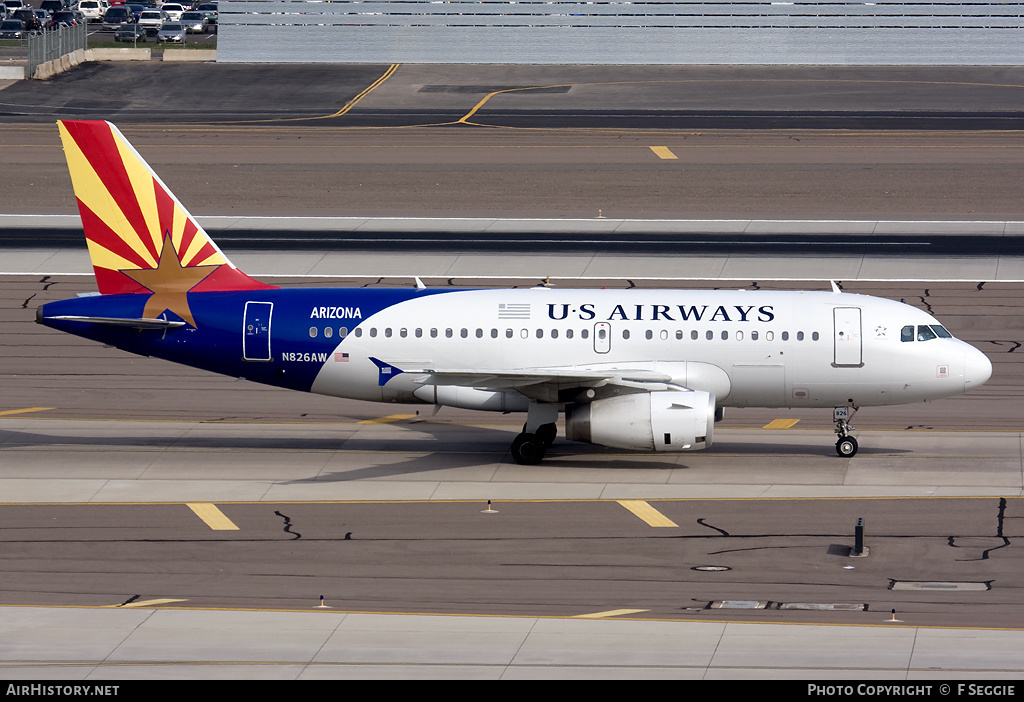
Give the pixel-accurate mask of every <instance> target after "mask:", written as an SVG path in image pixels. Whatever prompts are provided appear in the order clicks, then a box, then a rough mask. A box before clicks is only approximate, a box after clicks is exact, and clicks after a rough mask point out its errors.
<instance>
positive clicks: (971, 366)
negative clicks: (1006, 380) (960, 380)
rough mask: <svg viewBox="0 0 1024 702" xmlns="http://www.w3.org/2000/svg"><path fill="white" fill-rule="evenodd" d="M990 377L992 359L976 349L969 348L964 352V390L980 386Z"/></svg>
mask: <svg viewBox="0 0 1024 702" xmlns="http://www.w3.org/2000/svg"><path fill="white" fill-rule="evenodd" d="M991 377H992V361H990V360H988V356H986V355H985V354H983V353H982V352H981V351H979V350H978V349H975V348H972V349H969V350H968V351H967V353H966V354H964V390H973V389H974V388H976V387H980V386H981V385H984V384H985V382H986V381H987V380H988V379H989V378H991Z"/></svg>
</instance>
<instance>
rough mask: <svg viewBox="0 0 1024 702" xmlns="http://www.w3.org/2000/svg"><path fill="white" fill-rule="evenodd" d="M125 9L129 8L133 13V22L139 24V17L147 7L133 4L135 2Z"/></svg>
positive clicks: (127, 5)
mask: <svg viewBox="0 0 1024 702" xmlns="http://www.w3.org/2000/svg"><path fill="white" fill-rule="evenodd" d="M125 7H127V8H129V9H130V10H131V11H132V21H133V22H138V21H139V15H141V14H142V12H143V10H145V9H146V6H145V5H139V4H136V3H133V2H130V3H127V4H126V5H125Z"/></svg>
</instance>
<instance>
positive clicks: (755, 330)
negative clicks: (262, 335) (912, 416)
mask: <svg viewBox="0 0 1024 702" xmlns="http://www.w3.org/2000/svg"><path fill="white" fill-rule="evenodd" d="M325 292H326V291H325ZM325 304H329V301H328V302H327V303H325ZM311 325H313V326H316V325H320V326H322V327H328V326H330V327H333V329H332V333H333V334H334V335H335V336H338V335H344V338H343V340H342V341H341V342H340V343H339V344H338V346H337V348H336V349H335V351H336V353H335V354H332V355H331V359H329V360H327V362H326V363H325V364H324V366H323V368H322V369H321V370H320V372H319V374H318V375H317V377H316V380H315V382H314V384H313V387H312V390H313V391H314V392H318V393H322V394H327V395H335V396H341V397H350V398H356V399H365V400H376V401H381V400H384V401H396V402H398V401H401V402H417V401H427V402H436V403H438V404H451V405H456V406H464V407H472V408H477V409H495V410H507V409H523V408H524V406H522V403H518V402H516V401H515V397H516V396H517V392H516V391H515V390H512V391H502V392H500V393H495V392H494V390H493V388H491V389H479V390H476V391H474V386H473V384H472V383H471V382H467V383H465V384H463V385H462V386H461V387H459V388H449V389H447V390H445V389H444V388H432V389H431V392H430V393H424V391H423V387H424V385H423V377H422V375H420V376H417V375H415V374H408V375H398V376H397V377H395V378H394V379H393V380H391V381H389V382H387V383H386V384H384V385H381V384H379V383H378V368H377V366H376V365H375V364H374V363H373V362H371V361H370V360H369V359H370V358H371V357H375V358H377V359H381V360H383V361H386V362H387V363H389V364H392V365H394V366H396V367H398V368H403V367H411V368H419V369H437V370H453V369H455V370H466V371H473V372H478V373H484V372H486V371H489V370H494V371H498V370H502V371H508V370H531V369H549V370H550V369H572V370H594V371H601V370H607V371H608V372H609V373H612V374H613V373H614V372H616V371H620V370H623V369H626V370H633V371H640V370H647V371H657V372H659V373H663V374H665V375H667V376H670V377H671V378H672V380H671V383H672V384H673V385H677V386H681V387H685V388H690V389H695V390H703V391H706V392H710V393H712V394H713V395H714V396H715V398H716V401H717V405H718V406H724V407H748V406H757V407H833V406H841V405H847V404H854V405H857V406H871V405H894V404H901V403H907V402H916V401H922V400H932V399H937V398H942V397H949V396H953V395H957V394H960V393H963V392H964V391H965V390H968V389H971V388H972V387H976V386H978V385H981V384H982V383H984V382H985V380H987V379H988V377H989V375H990V374H991V364H990V362H989V361H988V359H987V358H986V357H985V356H984V354H982V353H981V352H980V351H978V350H977V349H975V348H974V347H972V346H970V345H969V344H967V343H965V342H962V341H960V340H958V339H955V338H952V337H949V338H943V337H942V336H940V335H937V334H935V333H934V332H931V331H929V330H931V329H932V328H933V327H938V328H939V329H941V327H939V322H938V321H937V320H936V319H935V318H934V317H932V316H931V315H929V314H927V313H925V312H923V311H921V310H919V309H916V308H914V307H911V306H909V305H905V304H902V303H899V302H895V301H891V300H887V299H882V298H875V297H868V296H863V295H853V294H848V293H828V292H773V291H758V290H737V291H722V290H715V291H708V290H701V291H691V290H640V289H631V290H559V289H557V288H533V289H516V290H467V291H455V292H451V293H443V294H438V295H425V296H423V297H419V298H415V299H412V300H408V301H405V302H401V303H399V304H396V305H393V306H390V307H387V308H385V309H384V310H382V311H380V312H378V313H376V314H374V315H371V316H369V317H367V318H365V319H361V320H358V321H355V320H353V322H347V323H346V322H338V321H337V320H331V319H323V320H318V319H312V320H311ZM908 328H909V329H910V330H911V332H912V333H911V335H910V337H909V338H908V337H907V329H908ZM919 328H926V329H924V330H922V332H921V333H920V334H919V333H918V330H919ZM944 331H945V330H944V329H943V330H942V332H944ZM320 333H321V335H322V333H323V332H322V330H321V331H320ZM929 336H930V337H931V338H928V337H929ZM919 339H920V340H919ZM341 352H344V353H347V354H348V356H347V357H346V360H345V362H336V361H335V360H332V359H334V358H339V357H340V353H341ZM499 396H500V397H499ZM460 397H461V399H460ZM520 399H522V398H520ZM534 399H542V400H544V399H546V398H534ZM547 401H551V400H550V398H547Z"/></svg>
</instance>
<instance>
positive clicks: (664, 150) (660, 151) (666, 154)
mask: <svg viewBox="0 0 1024 702" xmlns="http://www.w3.org/2000/svg"><path fill="white" fill-rule="evenodd" d="M651 151H653V152H654V153H655V154H656V155H657V156H658V158H660V159H665V160H671V159H677V158H679V157H678V156H676V155H675V154H674V153H672V151H671V150H670V149H669V148H668V147H667V146H652V147H651Z"/></svg>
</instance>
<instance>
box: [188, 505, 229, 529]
mask: <svg viewBox="0 0 1024 702" xmlns="http://www.w3.org/2000/svg"><path fill="white" fill-rule="evenodd" d="M186 504H188V507H189V509H191V510H192V511H193V512H195V513H196V516H197V517H199V518H200V519H202V520H203V521H204V522H206V525H207V526H209V527H210V528H211V529H214V530H216V531H237V530H238V527H237V526H235V523H234V522H232V521H231V520H230V519H228V518H227V517H226V516H225V515H224V513H223V512H221V511H220V510H219V509H217V505H215V504H213V503H211V502H188V503H186Z"/></svg>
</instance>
